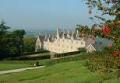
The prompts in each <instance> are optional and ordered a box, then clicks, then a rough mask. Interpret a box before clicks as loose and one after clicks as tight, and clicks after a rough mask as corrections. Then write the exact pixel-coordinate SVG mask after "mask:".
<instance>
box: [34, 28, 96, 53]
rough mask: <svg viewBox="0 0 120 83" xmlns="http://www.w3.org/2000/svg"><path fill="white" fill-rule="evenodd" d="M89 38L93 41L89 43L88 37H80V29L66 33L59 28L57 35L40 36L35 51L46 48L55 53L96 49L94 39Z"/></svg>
mask: <svg viewBox="0 0 120 83" xmlns="http://www.w3.org/2000/svg"><path fill="white" fill-rule="evenodd" d="M89 40H91V42H89V43H88V42H87V41H88V39H87V40H86V39H85V38H83V37H80V36H79V32H78V31H76V32H75V33H73V32H72V33H70V32H67V33H65V32H61V31H60V30H59V29H57V34H56V36H50V35H49V36H48V37H46V36H38V38H37V40H36V45H35V51H36V52H38V51H39V50H41V49H44V50H48V51H50V52H53V53H67V52H74V51H79V49H80V48H86V50H88V52H92V51H95V48H94V47H93V46H92V43H94V41H93V39H91V38H89ZM88 46H89V47H88Z"/></svg>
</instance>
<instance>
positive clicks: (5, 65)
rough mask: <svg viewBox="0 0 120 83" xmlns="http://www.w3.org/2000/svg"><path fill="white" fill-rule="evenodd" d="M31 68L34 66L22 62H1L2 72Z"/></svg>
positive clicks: (0, 69)
mask: <svg viewBox="0 0 120 83" xmlns="http://www.w3.org/2000/svg"><path fill="white" fill-rule="evenodd" d="M30 66H32V65H31V64H29V63H24V62H21V61H0V71H2V70H11V69H17V68H24V67H30Z"/></svg>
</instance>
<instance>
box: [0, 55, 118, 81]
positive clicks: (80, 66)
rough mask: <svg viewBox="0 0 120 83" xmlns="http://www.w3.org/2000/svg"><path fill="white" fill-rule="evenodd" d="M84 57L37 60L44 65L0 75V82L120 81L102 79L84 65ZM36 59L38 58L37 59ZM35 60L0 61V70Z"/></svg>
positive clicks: (30, 63)
mask: <svg viewBox="0 0 120 83" xmlns="http://www.w3.org/2000/svg"><path fill="white" fill-rule="evenodd" d="M83 58H84V57H82V58H81V57H80V56H76V57H72V58H66V59H63V60H49V59H46V60H39V63H40V64H41V65H45V66H46V67H44V68H41V69H35V70H27V71H23V72H19V73H11V74H4V75H0V83H120V80H119V79H114V78H113V79H110V80H103V79H102V78H101V76H100V75H99V74H97V73H95V72H94V73H93V72H90V71H89V70H88V69H87V68H86V67H85V66H84V65H85V63H86V60H80V59H83ZM37 61H38V60H37ZM35 62H36V60H33V61H32V60H29V61H1V62H0V70H8V69H16V68H22V67H29V66H33V63H35Z"/></svg>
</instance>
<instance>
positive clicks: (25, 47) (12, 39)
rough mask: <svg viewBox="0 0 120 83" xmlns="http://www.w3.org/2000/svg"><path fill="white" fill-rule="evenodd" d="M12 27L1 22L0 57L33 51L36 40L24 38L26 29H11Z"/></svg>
mask: <svg viewBox="0 0 120 83" xmlns="http://www.w3.org/2000/svg"><path fill="white" fill-rule="evenodd" d="M10 29H11V27H9V26H7V25H6V24H5V23H4V22H1V23H0V59H3V58H7V57H16V56H22V55H24V52H33V51H34V45H35V44H34V43H35V40H33V39H32V38H27V37H26V38H24V35H25V30H15V31H10Z"/></svg>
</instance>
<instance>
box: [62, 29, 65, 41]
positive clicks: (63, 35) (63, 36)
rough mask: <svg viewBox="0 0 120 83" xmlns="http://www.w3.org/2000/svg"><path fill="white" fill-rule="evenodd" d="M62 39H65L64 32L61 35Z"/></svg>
mask: <svg viewBox="0 0 120 83" xmlns="http://www.w3.org/2000/svg"><path fill="white" fill-rule="evenodd" d="M62 38H63V39H64V38H65V32H64V31H63V34H62Z"/></svg>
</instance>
